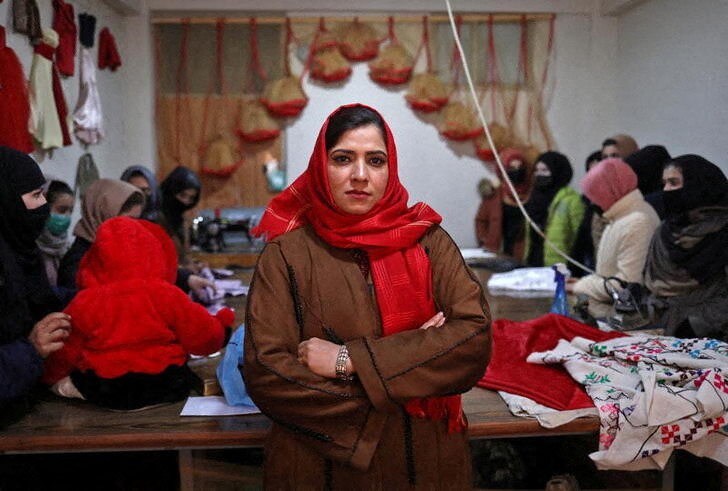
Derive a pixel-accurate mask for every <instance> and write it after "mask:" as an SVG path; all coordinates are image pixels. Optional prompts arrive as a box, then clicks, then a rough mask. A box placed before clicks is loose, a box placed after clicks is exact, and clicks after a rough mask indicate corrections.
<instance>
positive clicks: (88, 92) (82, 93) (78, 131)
mask: <svg viewBox="0 0 728 491" xmlns="http://www.w3.org/2000/svg"><path fill="white" fill-rule="evenodd" d="M79 81H80V85H81V86H80V89H79V92H78V102H76V109H75V110H74V111H73V133H74V134H75V135H76V138H78V139H79V140H81V142H83V143H85V144H86V145H95V144H97V143H99V142H100V141H101V140H102V139H103V138H104V128H103V122H104V121H103V119H104V118H103V113H102V111H101V98H100V97H99V89H98V86H97V85H96V67H95V66H94V60H93V56H92V55H91V50H90V49H89V48H81V77H80V79H79Z"/></svg>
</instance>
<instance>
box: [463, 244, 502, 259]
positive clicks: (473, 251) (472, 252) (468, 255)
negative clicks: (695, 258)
mask: <svg viewBox="0 0 728 491" xmlns="http://www.w3.org/2000/svg"><path fill="white" fill-rule="evenodd" d="M460 254H461V255H462V256H463V259H465V260H466V261H467V260H468V259H488V258H491V257H496V256H497V254H495V253H493V252H489V251H486V250H484V249H481V248H479V247H473V248H465V249H460Z"/></svg>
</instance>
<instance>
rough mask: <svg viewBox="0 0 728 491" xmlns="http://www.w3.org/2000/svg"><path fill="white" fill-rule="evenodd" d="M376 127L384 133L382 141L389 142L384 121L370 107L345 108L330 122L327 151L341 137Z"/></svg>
mask: <svg viewBox="0 0 728 491" xmlns="http://www.w3.org/2000/svg"><path fill="white" fill-rule="evenodd" d="M370 124H373V125H375V126H376V127H377V128H379V131H381V132H382V139H383V140H384V141H385V142H386V141H387V131H386V130H385V129H384V121H383V120H382V118H381V117H380V116H379V114H377V113H376V112H374V111H372V110H371V109H369V108H368V107H363V106H351V107H344V108H341V109H339V110H338V111H336V113H335V114H334V115H333V116H331V119H330V120H329V125H328V126H327V127H326V136H325V139H326V151H329V150H331V148H332V147H333V146H334V145H336V142H338V141H339V139H340V138H341V135H343V134H344V133H346V132H347V131H349V130H353V129H354V128H360V127H362V126H368V125H370Z"/></svg>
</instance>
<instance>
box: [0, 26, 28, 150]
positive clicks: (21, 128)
mask: <svg viewBox="0 0 728 491" xmlns="http://www.w3.org/2000/svg"><path fill="white" fill-rule="evenodd" d="M0 107H2V108H3V110H2V111H0V146H6V147H11V148H14V149H16V150H20V151H21V152H25V153H30V152H32V151H33V138H32V137H31V135H30V131H29V129H28V122H29V121H30V102H29V101H28V88H27V87H26V84H25V76H24V75H23V66H22V65H21V64H20V60H19V59H18V56H17V55H16V54H15V51H13V50H12V49H11V48H9V47H8V46H5V28H4V27H2V26H0Z"/></svg>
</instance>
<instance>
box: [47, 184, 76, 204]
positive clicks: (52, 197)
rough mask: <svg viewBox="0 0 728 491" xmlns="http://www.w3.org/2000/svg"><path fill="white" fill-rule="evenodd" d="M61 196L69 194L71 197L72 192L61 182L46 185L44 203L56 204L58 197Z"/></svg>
mask: <svg viewBox="0 0 728 491" xmlns="http://www.w3.org/2000/svg"><path fill="white" fill-rule="evenodd" d="M63 194H70V195H71V196H73V190H72V189H71V187H70V186H69V185H68V184H66V183H65V182H63V181H51V183H50V184H49V185H48V190H47V191H46V192H45V197H46V201H48V204H50V205H52V204H53V203H55V202H56V200H57V199H58V197H59V196H61V195H63Z"/></svg>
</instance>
